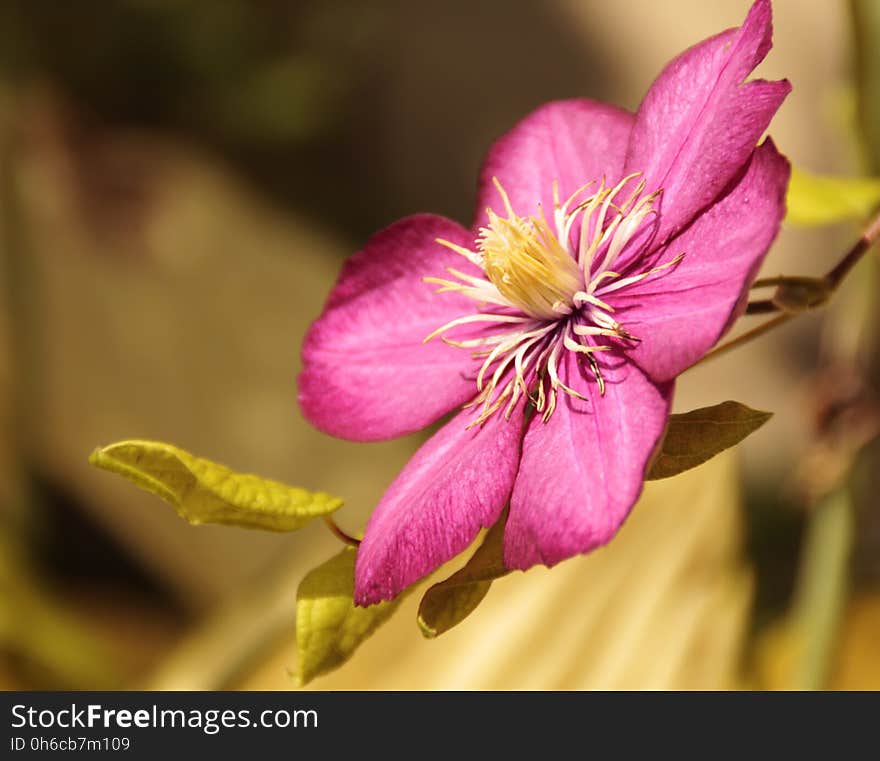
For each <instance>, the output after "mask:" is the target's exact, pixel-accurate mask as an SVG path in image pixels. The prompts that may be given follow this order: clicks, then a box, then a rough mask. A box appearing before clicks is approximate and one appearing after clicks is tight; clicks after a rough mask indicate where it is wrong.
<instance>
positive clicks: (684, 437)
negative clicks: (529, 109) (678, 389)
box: [645, 401, 773, 480]
mask: <svg viewBox="0 0 880 761" xmlns="http://www.w3.org/2000/svg"><path fill="white" fill-rule="evenodd" d="M772 416H773V413H772V412H761V411H759V410H753V409H750V408H749V407H746V405H744V404H740V403H739V402H730V401H728V402H722V403H721V404H716V405H715V406H714V407H703V408H702V409H698V410H692V411H691V412H685V413H683V414H680V415H670V416H669V425H668V426H667V428H666V436H665V438H664V439H663V444H662V446H661V448H660V452H659V454H658V455H657V457H656V458H655V459H654V462H653V464H652V465H651V468H650V470H649V471H648V475H647V476H645V478H646V479H647V480H655V479H658V478H669V477H670V476H676V475H678V474H679V473H683V472H684V471H686V470H690V469H691V468H695V467H697V465H702V464H703V463H704V462H706V461H707V460H710V459H712V458H713V457H714V456H715V455H717V454H719V453H720V452H723V451H724V450H725V449H729V448H730V447H732V446H735V445H736V444H739V442H741V441H742V440H743V439H744V438H746V436H748V435H749V434H751V433H754V432H755V431H757V430H758V429H759V428H760V427H761V426H762V425H764V423H766V422H767V421H768V420H769V419H770V418H771V417H772Z"/></svg>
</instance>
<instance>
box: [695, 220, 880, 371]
mask: <svg viewBox="0 0 880 761" xmlns="http://www.w3.org/2000/svg"><path fill="white" fill-rule="evenodd" d="M878 239H880V211H878V212H877V214H876V215H875V216H874V217H873V219H871V221H870V222H869V223H868V226H867V227H866V228H865V231H864V232H863V233H862V235H861V237H860V238H859V239H858V240H857V241H856V242H855V244H854V245H853V247H852V248H850V250H849V251H847V252H846V254H844V256H843V258H842V259H841V260H840V261H839V262H838V263H837V264H835V265H834V267H832V268H831V269H830V270H829V271H828V272H827V273H826V274H825V275H823V276H822V277H821V278H803V277H788V276H785V275H781V276H779V277H771V278H764V279H762V280H756V281H755V283H754V285H752V288H766V287H770V286H776V287H777V288H780V289H783V288H786V287H790V286H793V287H795V288H797V287H801V288H804V287H805V286H811V287H812V288H813V293H810V291H809V289H806V290H805V291H804V293H805V300H804V302H803V304H802V305H801V307H800V308H796V309H785V308H784V306H782V305H781V304H782V303H783V302H782V300H781V299H760V300H757V301H751V302H749V304H748V306H747V307H746V314H749V315H755V314H776V313H780V312H781V314H778V315H777V316H776V317H774V318H773V319H772V320H768V321H767V322H765V323H763V324H761V325H758V326H757V327H756V328H753V329H752V330H749V331H748V332H746V333H743V334H742V335H741V336H737V337H736V338H734V339H732V340H730V341H728V342H727V343H725V344H722V345H721V346H719V347H718V348H717V349H714V350H713V351H710V352H709V353H708V354H706V355H705V356H704V357H703V358H702V359H701V360H700V361H699V362H697V363H696V364H695V365H694V367H696V365H700V364H702V363H703V362H706V361H708V360H710V359H713V358H715V357H718V356H720V355H722V354H726V353H727V352H728V351H730V350H731V349H735V348H737V347H738V346H742V345H743V344H744V343H747V342H748V341H751V340H752V339H754V338H758V337H759V336H762V335H764V334H765V333H767V332H769V331H770V330H773V329H774V328H777V327H779V326H780V325H782V324H784V323H786V322H788V321H789V320H790V319H791V318H792V317H794V316H796V315H797V314H799V313H800V312H803V311H809V310H810V309H813V308H815V307H818V306H821V305H822V304H824V303H825V302H826V301H827V298H828V297H830V296H831V295H832V294H833V293H834V292H835V291H836V290H837V288H838V287H839V286H840V284H841V283H842V282H843V280H844V278H846V276H847V275H848V274H849V273H850V271H851V270H852V268H853V267H854V266H855V265H856V264H857V263H858V262H859V261H860V260H861V258H862V257H863V256H864V255H865V253H866V252H867V251H869V250H870V249H871V247H872V246H873V245H874V244H875V243H876V242H877V240H878ZM822 291H824V294H823V293H820V292H822ZM777 293H779V292H777ZM817 293H819V295H818V296H817V295H816V294H817ZM811 297H812V298H813V300H812V301H811V300H810V298H811Z"/></svg>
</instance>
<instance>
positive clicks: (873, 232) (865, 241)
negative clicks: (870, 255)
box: [825, 213, 880, 289]
mask: <svg viewBox="0 0 880 761" xmlns="http://www.w3.org/2000/svg"><path fill="white" fill-rule="evenodd" d="M878 238H880V213H878V214H877V215H876V216H875V217H874V219H873V220H871V223H870V224H869V225H868V227H867V229H866V230H865V232H863V233H862V237H861V238H859V239H858V241H856V244H855V245H854V246H853V247H852V248H851V249H850V250H849V251H848V252H847V253H846V256H844V257H843V259H841V260H840V261H839V262H838V263H837V265H835V266H834V267H833V268H832V269H831V270H830V271H829V272H828V274H827V275H825V279H826V280H827V281H828V282H829V283H830V284H831V288H832V289H835V288H837V286H838V285H840V283H841V281H842V280H843V279H844V278H845V277H846V276H847V275H848V274H849V271H850V270H851V269H852V268H853V267H854V266H855V265H856V264H857V263H858V261H859V259H861V258H862V256H864V254H865V252H866V251H867V250H868V249H869V248H871V246H873V245H874V244H875V243H876V242H877V239H878Z"/></svg>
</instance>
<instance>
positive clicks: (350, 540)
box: [324, 515, 361, 547]
mask: <svg viewBox="0 0 880 761" xmlns="http://www.w3.org/2000/svg"><path fill="white" fill-rule="evenodd" d="M324 523H326V524H327V528H329V529H330V533H332V534H333V536H335V537H336V538H337V539H339V540H341V541H342V542H344V543H345V544H350V545H351V546H352V547H360V545H361V540H360V539H355V538H354V537H353V536H350V535H349V534H346V533H345V532H344V531H343V530H342V529H341V528H339V526H338V525H337V524H336V521H334V520H333V517H332V516H330V515H325V516H324Z"/></svg>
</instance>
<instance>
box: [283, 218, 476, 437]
mask: <svg viewBox="0 0 880 761" xmlns="http://www.w3.org/2000/svg"><path fill="white" fill-rule="evenodd" d="M436 238H445V239H447V240H449V241H451V242H453V243H457V244H459V245H462V246H468V247H469V246H471V245H472V244H473V235H472V234H471V233H470V232H468V231H467V230H465V229H464V228H463V227H461V226H460V225H458V224H456V223H455V222H452V221H450V220H448V219H444V218H443V217H437V216H433V215H429V214H420V215H416V216H412V217H407V218H405V219H402V220H400V221H398V222H395V223H394V224H393V225H391V226H390V227H388V228H386V229H385V230H382V231H381V232H379V233H377V234H376V235H374V236H373V237H372V238H370V240H369V241H368V242H367V244H366V246H365V247H364V248H363V249H362V250H361V251H359V252H358V253H357V254H355V255H354V256H352V257H351V258H350V259H349V260H348V261H347V262H346V264H345V266H344V267H343V270H342V274H341V275H340V276H339V280H338V281H337V283H336V286H335V287H334V289H333V291H332V292H331V293H330V297H329V299H328V301H327V305H326V307H325V309H324V313H323V314H322V315H321V317H320V318H318V320H317V321H315V323H314V324H313V325H312V327H311V328H310V329H309V332H308V334H307V335H306V338H305V341H304V343H303V351H302V356H303V367H304V369H303V371H302V374H301V375H300V377H299V401H300V405H301V407H302V410H303V414H304V415H305V416H306V418H308V420H309V421H311V422H312V423H313V424H314V425H315V426H317V427H318V428H320V429H321V430H323V431H326V432H327V433H330V434H332V435H334V436H340V437H342V438H346V439H352V440H354V441H376V440H380V439H387V438H392V437H394V436H400V435H402V434H405V433H411V432H412V431H417V430H419V429H420V428H424V427H425V426H426V425H428V424H429V423H432V422H434V421H435V420H437V419H438V418H439V417H440V416H442V415H444V414H445V413H447V412H449V411H450V410H452V409H454V408H455V407H457V406H459V405H461V404H463V403H464V402H466V401H468V400H469V399H470V398H472V397H473V396H474V395H475V385H474V381H473V376H474V372H475V371H474V366H475V364H476V363H475V360H474V359H473V358H472V357H471V356H470V353H469V352H467V351H464V350H462V349H457V348H454V347H452V346H449V345H447V344H445V343H443V341H442V340H440V339H439V338H436V339H434V340H432V341H429V342H428V343H423V339H424V338H425V337H426V336H428V335H429V334H430V333H432V332H433V331H435V330H436V329H437V328H439V327H441V326H442V325H445V324H446V323H447V322H449V321H450V320H452V319H455V318H456V317H461V316H463V315H465V314H470V313H473V312H474V311H475V305H474V302H473V301H472V300H471V299H468V298H467V297H465V296H462V295H461V294H458V293H442V294H438V293H435V291H436V290H437V286H436V285H432V284H430V283H425V282H423V280H422V278H423V277H425V276H436V277H448V273H447V272H446V267H448V266H454V267H457V268H458V269H460V270H462V271H465V272H469V273H474V271H475V268H474V267H473V265H471V264H470V263H469V262H468V261H467V260H466V259H464V258H463V257H461V256H459V255H457V254H455V253H453V252H452V251H450V250H449V249H447V248H445V247H444V246H441V245H439V244H438V243H436V242H435V239H436ZM465 376H468V378H469V379H468V378H466V377H465Z"/></svg>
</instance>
